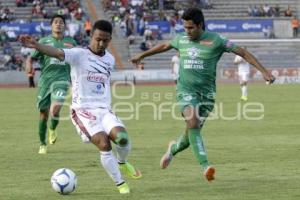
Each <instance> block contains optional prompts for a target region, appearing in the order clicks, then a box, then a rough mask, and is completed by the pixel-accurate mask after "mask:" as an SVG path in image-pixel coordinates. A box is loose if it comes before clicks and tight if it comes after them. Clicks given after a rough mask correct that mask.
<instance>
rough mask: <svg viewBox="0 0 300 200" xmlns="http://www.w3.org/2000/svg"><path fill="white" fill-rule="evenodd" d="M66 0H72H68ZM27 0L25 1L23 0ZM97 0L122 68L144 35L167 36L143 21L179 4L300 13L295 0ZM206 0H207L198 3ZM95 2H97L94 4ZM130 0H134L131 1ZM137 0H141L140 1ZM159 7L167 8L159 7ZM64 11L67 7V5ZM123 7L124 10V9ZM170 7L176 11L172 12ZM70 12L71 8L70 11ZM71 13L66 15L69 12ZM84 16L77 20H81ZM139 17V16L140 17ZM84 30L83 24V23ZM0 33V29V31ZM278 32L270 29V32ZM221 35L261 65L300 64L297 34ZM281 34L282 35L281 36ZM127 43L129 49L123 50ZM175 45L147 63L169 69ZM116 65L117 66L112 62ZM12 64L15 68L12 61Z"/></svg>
mask: <svg viewBox="0 0 300 200" xmlns="http://www.w3.org/2000/svg"><path fill="white" fill-rule="evenodd" d="M70 1H71V0H70ZM0 2H1V7H2V8H4V7H6V6H7V7H9V8H13V9H12V10H13V11H14V12H13V13H14V14H13V17H12V19H13V20H15V21H18V20H20V19H28V16H31V11H32V7H33V3H27V5H26V7H23V6H21V7H16V1H15V0H6V1H0ZM26 2H27V1H26ZM57 2H68V1H65V0H64V1H45V2H44V9H45V10H47V17H46V21H47V18H48V17H49V16H51V14H53V12H57V11H59V10H60V11H63V10H64V7H61V5H59V3H57ZM71 2H72V1H71ZM87 2H88V1H83V2H81V3H82V5H83V7H84V10H85V11H86V12H91V10H89V9H90V8H89V7H88V6H86V4H87ZM92 2H94V4H95V5H97V9H96V10H97V12H100V13H102V14H101V17H106V18H107V19H109V20H111V21H112V23H113V24H114V25H115V33H114V40H113V43H114V46H115V49H118V50H119V54H120V56H121V60H122V63H123V64H124V68H125V69H132V68H133V67H132V66H131V65H130V64H129V63H128V62H127V60H128V58H129V57H131V56H132V55H134V54H136V53H138V52H140V51H141V44H142V43H143V41H145V40H146V38H147V40H148V42H149V44H146V47H147V45H148V47H149V46H151V45H155V44H156V43H157V42H161V41H166V40H168V39H170V38H171V36H172V35H170V34H163V33H160V32H152V33H150V35H151V37H150V35H149V33H148V36H147V34H144V32H146V33H147V31H145V29H147V28H146V24H147V22H148V21H150V20H167V21H168V22H169V23H170V24H171V22H172V20H175V21H176V20H178V19H176V17H177V18H180V14H181V13H182V8H186V7H188V6H199V7H202V8H203V11H204V15H205V17H206V20H220V19H222V20H224V19H226V20H229V21H232V20H241V19H272V20H278V21H290V20H291V17H286V16H284V13H285V10H286V9H287V8H288V6H289V7H290V8H291V11H292V13H293V15H296V14H299V13H300V12H299V10H300V9H299V6H300V5H299V4H300V3H299V1H297V0H273V1H266V0H247V1H240V0H230V1H226V2H225V1H222V0H210V1H205V0H204V1H203V0H201V1H196V0H168V1H167V0H165V1H159V0H156V1H149V0H104V1H101V3H102V7H101V6H100V3H99V2H97V1H92ZM203 2H206V3H207V4H203ZM98 4H99V5H98ZM132 4H133V5H132ZM139 4H140V5H141V6H139ZM266 4H267V5H268V6H269V7H272V8H276V7H279V15H276V16H275V14H274V16H273V15H271V16H263V17H262V16H249V12H248V11H249V8H253V7H254V6H257V7H260V6H264V5H266ZM160 8H166V9H164V10H163V12H161V11H160V10H159V9H160ZM174 9H175V10H176V11H174ZM68 11H69V10H68ZM126 11H128V14H126ZM175 13H178V16H176V14H175ZM72 16H73V17H74V14H73V15H72ZM70 18H71V16H70ZM137 19H139V20H140V19H143V20H144V21H142V23H145V27H144V29H142V31H141V32H139V31H138V30H139V29H137V26H138V23H137ZM30 20H31V21H39V22H41V21H43V20H44V17H43V16H39V17H35V18H31V17H30ZM83 21H84V20H81V22H82V25H83ZM139 23H141V22H139ZM124 25H125V27H126V25H127V27H130V26H131V27H132V28H131V30H129V31H128V30H126V29H124V27H122V26H124ZM83 32H85V31H84V29H83ZM3 34H4V33H1V35H3ZM276 34H277V33H276V32H275V35H276ZM222 35H224V36H226V37H228V38H230V39H241V40H240V41H238V44H240V45H242V46H243V45H246V46H247V47H248V49H249V50H250V51H251V52H253V53H254V54H255V55H256V56H257V57H258V58H259V59H260V60H261V62H262V63H263V64H264V65H265V66H266V67H298V66H300V57H299V51H300V42H299V41H298V40H292V42H291V40H286V41H285V40H282V41H281V42H280V41H279V40H262V39H263V38H264V34H263V32H246V33H245V32H242V33H239V32H236V33H231V32H230V33H226V32H225V33H222ZM283 39H285V38H283ZM10 45H11V47H12V49H13V51H14V52H15V53H16V54H19V52H20V46H19V44H18V43H16V42H15V41H14V39H12V40H11V42H10ZM1 46H2V45H0V52H2V51H3V47H1ZM128 49H129V51H128ZM174 53H175V52H174V51H169V52H166V53H164V54H162V55H159V56H152V57H150V58H147V59H146V60H145V68H146V69H169V68H170V66H171V57H172V56H173V55H174ZM232 59H233V58H232V56H227V55H226V56H224V57H223V59H222V60H221V62H220V64H219V66H220V67H232V66H233V65H232ZM4 61H5V59H4V56H3V54H2V56H0V63H1V62H2V63H3V62H4ZM118 67H120V66H117V68H118ZM14 68H15V69H19V68H16V67H14Z"/></svg>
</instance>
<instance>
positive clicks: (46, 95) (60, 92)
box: [31, 15, 76, 154]
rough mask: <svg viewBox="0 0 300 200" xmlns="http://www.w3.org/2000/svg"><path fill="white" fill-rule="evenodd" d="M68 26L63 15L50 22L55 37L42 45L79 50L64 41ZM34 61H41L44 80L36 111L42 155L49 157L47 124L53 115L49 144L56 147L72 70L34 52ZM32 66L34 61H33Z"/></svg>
mask: <svg viewBox="0 0 300 200" xmlns="http://www.w3.org/2000/svg"><path fill="white" fill-rule="evenodd" d="M65 27H66V22H65V18H64V17H63V16H61V15H55V16H53V17H52V19H51V30H52V34H51V35H49V36H47V37H44V38H41V39H40V41H39V43H41V44H46V45H51V46H53V47H56V48H70V47H74V46H76V42H75V40H74V39H73V38H70V37H64V32H65ZM31 59H36V60H39V62H40V64H41V76H40V79H39V87H38V96H37V107H38V109H39V111H40V119H39V138H40V148H39V154H46V153H47V142H46V132H47V121H48V117H49V113H50V118H51V120H50V127H49V129H48V141H49V143H50V144H54V143H55V141H56V139H57V132H56V127H57V125H58V123H59V112H60V110H61V107H62V104H63V102H64V100H65V98H66V96H67V91H68V87H69V84H70V66H69V65H68V64H66V63H65V62H63V61H60V60H58V59H56V58H52V57H49V56H47V55H45V54H43V53H41V52H39V51H34V52H33V53H32V55H31ZM31 62H32V60H31Z"/></svg>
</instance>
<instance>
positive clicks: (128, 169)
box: [119, 162, 142, 179]
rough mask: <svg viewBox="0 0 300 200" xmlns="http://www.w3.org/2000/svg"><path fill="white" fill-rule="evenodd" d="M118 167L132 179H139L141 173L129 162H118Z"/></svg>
mask: <svg viewBox="0 0 300 200" xmlns="http://www.w3.org/2000/svg"><path fill="white" fill-rule="evenodd" d="M119 169H120V171H121V172H122V173H123V174H126V175H127V176H129V177H131V178H133V179H139V178H141V177H142V173H141V172H140V171H139V170H138V169H135V168H134V167H133V166H132V165H131V164H130V163H129V162H126V163H124V164H119Z"/></svg>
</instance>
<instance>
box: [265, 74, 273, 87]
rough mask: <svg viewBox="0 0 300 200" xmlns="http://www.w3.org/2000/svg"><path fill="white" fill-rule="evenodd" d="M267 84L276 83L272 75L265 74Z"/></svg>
mask: <svg viewBox="0 0 300 200" xmlns="http://www.w3.org/2000/svg"><path fill="white" fill-rule="evenodd" d="M263 76H264V79H265V81H266V84H267V85H269V84H272V83H273V82H274V81H275V77H274V76H273V75H272V74H270V73H265V74H263Z"/></svg>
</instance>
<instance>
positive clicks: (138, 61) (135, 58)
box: [129, 54, 142, 66]
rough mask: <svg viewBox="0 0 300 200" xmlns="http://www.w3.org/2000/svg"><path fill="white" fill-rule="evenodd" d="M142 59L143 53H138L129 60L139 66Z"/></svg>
mask: <svg viewBox="0 0 300 200" xmlns="http://www.w3.org/2000/svg"><path fill="white" fill-rule="evenodd" d="M141 60H142V57H141V54H137V55H135V56H133V57H132V58H131V59H129V62H131V63H132V64H134V65H135V66H137V65H138V64H139V63H140V62H141Z"/></svg>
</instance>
